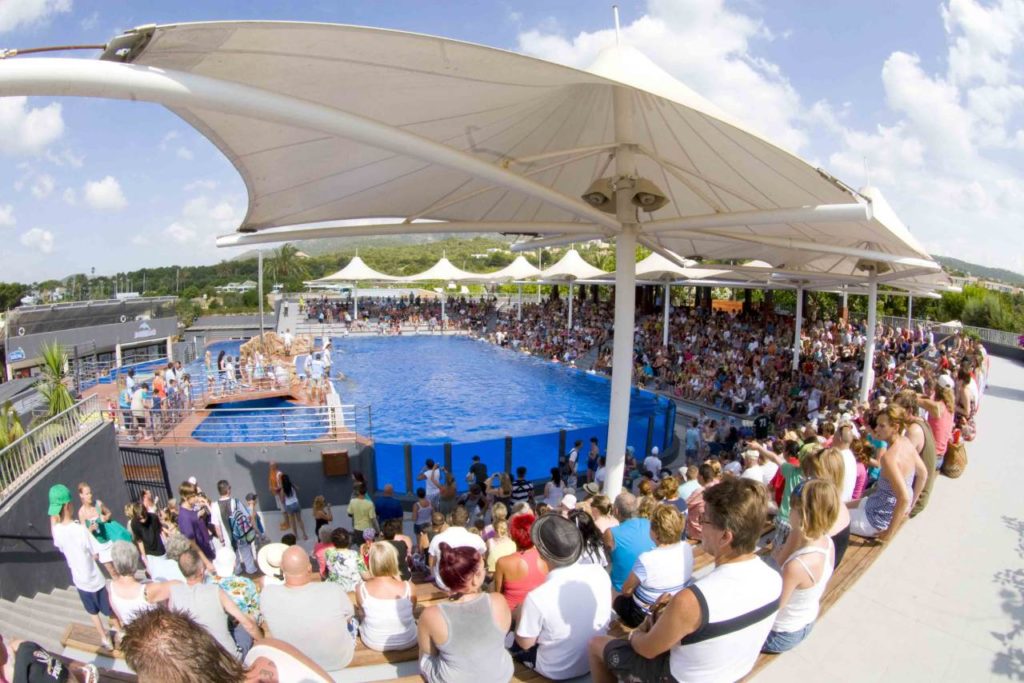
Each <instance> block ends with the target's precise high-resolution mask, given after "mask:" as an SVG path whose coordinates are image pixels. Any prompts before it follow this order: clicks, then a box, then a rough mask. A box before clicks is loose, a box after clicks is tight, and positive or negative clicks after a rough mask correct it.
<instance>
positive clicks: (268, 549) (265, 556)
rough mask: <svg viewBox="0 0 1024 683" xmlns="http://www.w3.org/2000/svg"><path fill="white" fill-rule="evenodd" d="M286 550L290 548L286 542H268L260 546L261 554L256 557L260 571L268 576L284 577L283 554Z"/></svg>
mask: <svg viewBox="0 0 1024 683" xmlns="http://www.w3.org/2000/svg"><path fill="white" fill-rule="evenodd" d="M285 550H288V546H286V545H285V544H284V543H268V544H267V545H265V546H263V547H262V548H260V552H259V555H257V557H256V564H258V565H259V567H260V571H261V572H263V573H264V574H266V575H267V576H273V577H276V578H278V579H282V578H284V576H283V575H282V573H281V556H282V555H284V551H285Z"/></svg>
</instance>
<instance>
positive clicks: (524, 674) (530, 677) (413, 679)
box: [379, 662, 551, 683]
mask: <svg viewBox="0 0 1024 683" xmlns="http://www.w3.org/2000/svg"><path fill="white" fill-rule="evenodd" d="M379 680H380V681H391V682H392V683H420V682H421V681H422V680H423V679H422V678H420V675H419V674H414V675H412V676H402V677H401V678H383V679H379ZM550 680H551V679H549V678H545V677H544V676H541V675H540V674H539V673H537V672H536V671H534V670H533V669H531V668H530V667H528V666H523V665H522V664H520V663H519V662H516V663H515V673H514V674H513V675H512V679H511V682H510V683H526V682H527V681H530V682H531V683H544V681H550Z"/></svg>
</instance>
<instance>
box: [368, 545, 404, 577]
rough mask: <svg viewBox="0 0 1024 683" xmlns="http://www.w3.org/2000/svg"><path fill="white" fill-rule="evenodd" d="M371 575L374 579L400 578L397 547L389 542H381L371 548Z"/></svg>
mask: <svg viewBox="0 0 1024 683" xmlns="http://www.w3.org/2000/svg"><path fill="white" fill-rule="evenodd" d="M370 573H371V574H373V576H374V578H377V577H382V576H390V577H391V578H394V579H397V578H399V573H398V551H397V550H395V546H393V545H391V544H390V543H388V542H387V541H379V542H377V543H374V544H373V545H371V546H370Z"/></svg>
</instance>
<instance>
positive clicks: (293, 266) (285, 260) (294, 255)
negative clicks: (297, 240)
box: [270, 244, 309, 281]
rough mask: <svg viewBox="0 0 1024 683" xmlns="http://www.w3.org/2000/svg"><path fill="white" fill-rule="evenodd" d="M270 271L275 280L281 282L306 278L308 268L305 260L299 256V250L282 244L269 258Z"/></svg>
mask: <svg viewBox="0 0 1024 683" xmlns="http://www.w3.org/2000/svg"><path fill="white" fill-rule="evenodd" d="M270 271H271V272H272V273H273V274H274V279H275V280H278V281H281V280H288V279H292V278H304V277H306V276H307V275H308V274H309V266H308V265H307V264H306V262H305V259H303V258H302V257H301V256H299V250H298V249H297V248H296V247H295V246H294V245H292V244H282V245H281V248H280V249H278V250H277V251H275V252H274V255H273V256H272V257H271V260H270Z"/></svg>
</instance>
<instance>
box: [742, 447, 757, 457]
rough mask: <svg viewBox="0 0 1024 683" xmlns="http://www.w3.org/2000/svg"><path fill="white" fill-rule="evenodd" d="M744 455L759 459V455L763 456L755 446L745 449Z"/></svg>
mask: <svg viewBox="0 0 1024 683" xmlns="http://www.w3.org/2000/svg"><path fill="white" fill-rule="evenodd" d="M743 457H744V458H746V459H747V460H757V459H758V458H759V457H761V454H760V453H758V452H757V451H756V450H754V449H753V448H750V449H748V450H745V451H743Z"/></svg>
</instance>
